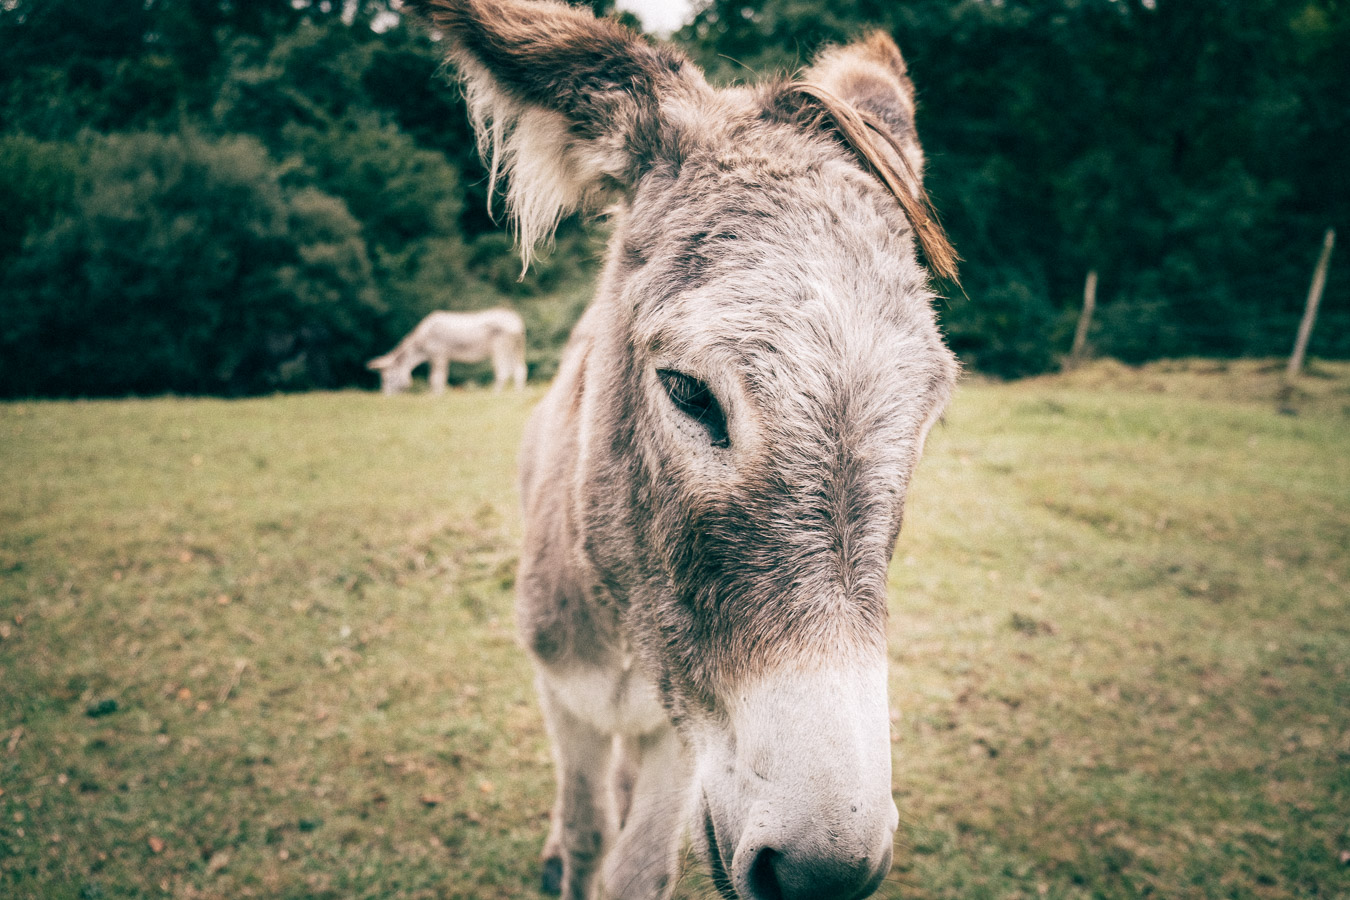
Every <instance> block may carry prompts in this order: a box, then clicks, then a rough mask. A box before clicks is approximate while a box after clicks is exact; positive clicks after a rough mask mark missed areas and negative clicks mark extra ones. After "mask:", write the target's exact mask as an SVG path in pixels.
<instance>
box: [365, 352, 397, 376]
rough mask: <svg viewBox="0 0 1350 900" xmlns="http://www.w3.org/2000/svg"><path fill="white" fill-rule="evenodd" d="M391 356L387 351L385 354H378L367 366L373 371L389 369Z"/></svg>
mask: <svg viewBox="0 0 1350 900" xmlns="http://www.w3.org/2000/svg"><path fill="white" fill-rule="evenodd" d="M389 357H390V354H388V353H386V354H385V355H384V356H377V357H375V358H374V359H372V360H371V361H370V362H368V363H366V368H367V369H369V370H370V371H372V372H379V371H380V370H382V369H387V368H389V363H390V362H391V360H390V359H389Z"/></svg>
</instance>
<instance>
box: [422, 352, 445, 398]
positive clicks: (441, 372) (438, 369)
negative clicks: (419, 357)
mask: <svg viewBox="0 0 1350 900" xmlns="http://www.w3.org/2000/svg"><path fill="white" fill-rule="evenodd" d="M427 382H428V383H429V385H430V387H431V393H433V394H444V393H445V386H446V384H448V383H449V382H450V360H449V359H442V358H440V357H433V358H432V360H431V373H430V374H429V375H428V376H427Z"/></svg>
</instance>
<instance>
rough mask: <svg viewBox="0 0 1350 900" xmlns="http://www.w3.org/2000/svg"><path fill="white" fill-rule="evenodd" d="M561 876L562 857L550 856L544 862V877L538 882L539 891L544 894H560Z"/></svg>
mask: <svg viewBox="0 0 1350 900" xmlns="http://www.w3.org/2000/svg"><path fill="white" fill-rule="evenodd" d="M562 876H563V864H562V857H561V856H550V857H549V858H548V859H546V860H544V877H543V878H541V879H540V881H539V889H540V890H541V891H543V892H544V893H545V894H561V893H562Z"/></svg>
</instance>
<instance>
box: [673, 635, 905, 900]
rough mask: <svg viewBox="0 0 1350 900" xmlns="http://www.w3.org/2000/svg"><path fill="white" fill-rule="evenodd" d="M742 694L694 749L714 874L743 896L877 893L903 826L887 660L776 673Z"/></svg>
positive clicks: (827, 897)
mask: <svg viewBox="0 0 1350 900" xmlns="http://www.w3.org/2000/svg"><path fill="white" fill-rule="evenodd" d="M736 697H737V700H736V703H734V704H733V705H732V708H731V715H730V717H729V718H730V722H729V727H728V728H727V729H726V730H725V731H724V732H723V734H722V735H720V737H721V738H722V739H721V740H717V739H716V738H714V739H713V740H710V741H708V742H707V743H705V744H704V748H703V750H702V752H699V753H697V755H698V756H699V761H698V769H699V781H700V787H701V789H702V793H703V797H704V805H705V817H706V820H705V828H703V829H701V830H702V831H703V834H704V836H705V837H706V840H707V844H708V851H709V856H710V857H711V859H712V861H713V868H714V876H715V880H718V881H720V882H722V883H723V886H724V892H726V891H725V888H731V889H732V890H734V892H735V895H736V896H737V897H739V898H742V900H805V898H815V900H860V898H863V897H867V896H869V895H871V894H872V892H873V891H875V890H876V889H877V887H878V885H880V884H881V881H882V880H883V879H884V878H885V877H886V873H887V872H888V871H889V870H890V865H891V852H892V845H893V841H894V836H895V829H896V827H897V825H898V824H899V812H898V811H897V810H896V807H895V802H894V800H893V799H892V797H891V743H890V719H889V716H888V704H887V701H886V666H885V660H884V659H882V660H879V661H878V662H877V664H875V665H869V666H865V667H860V668H852V667H848V668H839V669H831V670H818V671H811V672H790V673H789V672H780V673H778V674H777V675H775V676H773V677H768V678H764V679H762V680H759V681H757V683H756V684H754V685H752V686H748V687H743V688H742V689H741V690H738V691H737V692H736ZM719 869H720V870H721V871H720V873H719V871H718V870H719ZM719 874H720V875H721V878H717V877H716V876H717V875H719Z"/></svg>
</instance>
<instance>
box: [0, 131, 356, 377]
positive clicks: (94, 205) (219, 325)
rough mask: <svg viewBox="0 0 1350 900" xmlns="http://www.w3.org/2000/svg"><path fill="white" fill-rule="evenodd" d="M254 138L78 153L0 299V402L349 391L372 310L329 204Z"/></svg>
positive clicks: (348, 240) (343, 225) (112, 144)
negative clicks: (66, 197) (59, 198)
mask: <svg viewBox="0 0 1350 900" xmlns="http://www.w3.org/2000/svg"><path fill="white" fill-rule="evenodd" d="M276 168H277V167H276V165H275V163H274V162H273V161H272V159H271V158H270V157H269V156H268V154H267V152H266V151H265V150H264V149H263V147H262V145H261V144H260V143H259V142H258V141H256V140H255V139H252V138H244V137H235V138H226V139H222V140H219V141H211V140H207V139H205V138H202V137H200V136H195V135H192V134H183V135H172V136H163V135H155V134H134V135H110V136H107V137H101V138H90V139H88V145H87V162H86V164H85V171H84V172H83V173H82V180H83V182H84V184H85V187H84V188H83V189H81V190H80V191H79V192H78V195H77V196H76V197H75V199H74V200H73V201H72V203H71V205H70V208H69V209H68V210H67V211H66V212H64V213H61V214H59V215H57V216H56V217H55V219H54V221H53V222H52V224H51V225H50V227H49V228H47V229H46V230H42V231H37V232H35V233H34V234H32V235H31V236H30V238H29V240H28V241H27V243H26V246H25V250H24V252H23V254H22V255H21V256H20V257H19V258H18V260H17V261H16V262H15V263H14V264H13V266H12V267H11V268H10V270H9V271H8V272H7V273H5V276H4V280H3V283H2V284H0V289H2V290H3V292H4V293H5V295H6V297H7V298H8V302H7V303H6V304H4V305H3V307H0V394H3V395H4V396H11V397H13V396H25V395H32V394H43V395H58V396H102V395H116V394H125V393H156V392H163V391H174V392H186V393H200V392H206V393H222V394H242V393H257V392H262V391H269V390H278V389H299V388H307V387H322V386H332V385H337V384H340V383H344V382H346V381H350V380H352V379H354V378H355V377H356V375H357V372H358V371H359V366H360V364H361V360H362V359H364V358H365V357H366V356H367V351H369V350H371V349H372V348H371V346H370V337H369V335H370V332H371V330H372V326H373V324H374V322H375V320H376V318H377V315H378V313H379V312H380V310H381V304H380V303H379V301H378V298H377V297H376V294H375V291H374V289H373V285H372V280H371V266H370V260H369V257H368V254H367V252H366V247H365V243H364V239H363V238H362V236H361V229H360V224H359V223H358V222H357V221H356V220H355V219H354V218H352V216H351V214H350V213H349V212H348V211H347V209H346V206H345V204H343V203H342V201H340V200H338V199H336V198H333V197H331V196H327V195H325V194H322V193H320V192H319V191H317V190H314V189H312V188H307V189H300V190H286V189H284V188H283V187H282V185H281V184H280V183H279V181H278V177H277V174H276Z"/></svg>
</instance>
